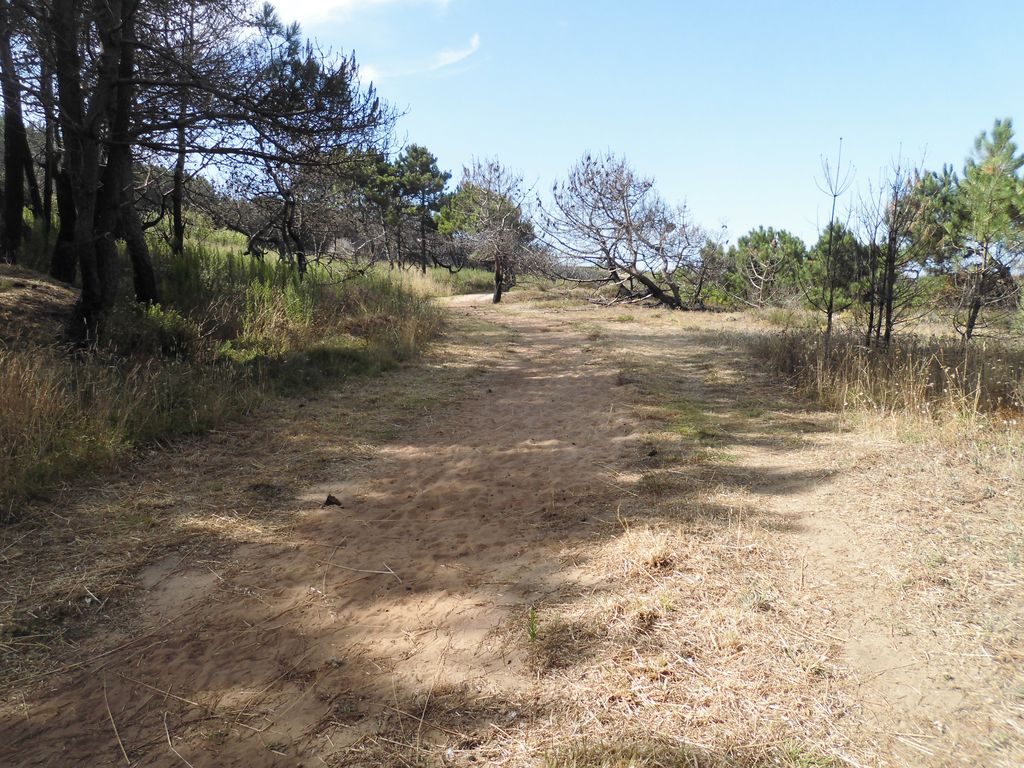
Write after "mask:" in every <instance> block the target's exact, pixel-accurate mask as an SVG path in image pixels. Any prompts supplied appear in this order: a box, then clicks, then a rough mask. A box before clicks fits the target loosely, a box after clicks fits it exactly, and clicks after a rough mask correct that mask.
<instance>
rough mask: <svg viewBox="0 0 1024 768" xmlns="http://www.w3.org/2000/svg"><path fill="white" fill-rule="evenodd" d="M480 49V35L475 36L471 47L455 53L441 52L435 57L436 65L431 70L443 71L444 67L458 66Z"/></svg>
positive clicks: (470, 42)
mask: <svg viewBox="0 0 1024 768" xmlns="http://www.w3.org/2000/svg"><path fill="white" fill-rule="evenodd" d="M479 48H480V35H478V34H477V35H473V37H472V39H471V40H470V41H469V46H468V47H466V48H460V49H458V50H454V51H441V52H440V53H439V54H437V56H435V57H434V63H433V65H431V67H430V69H431V70H435V69H442V68H443V67H450V66H451V65H452V64H458V63H459V62H460V61H464V60H465V59H468V58H469V57H470V56H472V55H473V54H474V53H476V52H477V50H478V49H479Z"/></svg>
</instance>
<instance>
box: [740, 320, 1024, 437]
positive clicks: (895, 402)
mask: <svg viewBox="0 0 1024 768" xmlns="http://www.w3.org/2000/svg"><path fill="white" fill-rule="evenodd" d="M754 347H755V350H756V352H757V353H758V355H759V356H760V357H761V358H762V359H763V360H765V361H766V362H767V363H768V365H769V366H770V367H771V368H772V369H774V370H775V371H776V372H778V373H780V374H782V375H783V376H784V377H786V378H787V379H789V380H790V382H791V383H793V384H794V385H795V386H796V387H797V388H798V389H800V390H802V391H803V392H805V393H807V394H811V395H813V396H815V397H816V398H817V399H818V400H819V401H820V402H822V404H824V405H826V406H828V407H832V408H839V409H843V408H858V407H869V408H876V409H880V410H883V411H886V412H892V413H911V414H916V415H920V416H924V417H927V418H967V419H973V418H975V417H978V416H982V415H990V416H996V417H1000V416H1001V417H1003V418H1008V419H1014V418H1016V417H1017V415H1018V414H1020V413H1022V412H1024V346H1022V345H1020V344H1013V343H1008V342H1000V341H995V340H983V341H976V342H973V343H971V344H969V345H967V346H966V347H965V346H963V345H962V344H960V343H958V342H955V341H952V340H946V339H938V338H921V337H918V336H912V335H908V336H906V337H905V338H898V339H895V340H894V341H893V343H892V345H891V346H890V348H889V349H888V350H881V349H873V348H867V347H864V346H863V345H862V344H861V343H860V339H859V338H857V337H855V336H852V335H839V336H833V337H832V339H831V341H830V342H829V343H828V344H827V345H826V341H825V338H824V337H823V336H822V335H820V334H817V333H814V332H810V331H787V332H783V333H779V334H770V335H763V336H759V337H757V338H756V340H755V341H754Z"/></svg>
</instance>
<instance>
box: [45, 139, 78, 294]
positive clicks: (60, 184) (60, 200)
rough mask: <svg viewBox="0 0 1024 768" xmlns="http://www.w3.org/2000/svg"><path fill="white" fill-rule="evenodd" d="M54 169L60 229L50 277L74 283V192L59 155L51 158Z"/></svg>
mask: <svg viewBox="0 0 1024 768" xmlns="http://www.w3.org/2000/svg"><path fill="white" fill-rule="evenodd" d="M51 162H52V163H53V166H54V167H53V169H51V171H50V173H51V175H52V176H53V177H54V181H55V182H56V184H55V186H56V192H57V217H58V219H59V222H60V227H59V229H58V230H57V242H56V243H54V246H53V254H52V256H51V259H50V275H51V276H52V277H54V278H56V279H57V280H61V281H63V282H65V283H74V282H75V274H76V273H77V271H78V270H77V265H76V263H75V262H76V259H75V220H76V219H77V215H76V211H75V199H74V192H73V191H72V189H71V180H70V178H69V177H68V172H67V169H66V168H63V167H62V165H61V163H60V157H59V155H54V157H52V158H51Z"/></svg>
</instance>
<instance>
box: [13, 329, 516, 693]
mask: <svg viewBox="0 0 1024 768" xmlns="http://www.w3.org/2000/svg"><path fill="white" fill-rule="evenodd" d="M459 322H460V324H459V325H458V338H448V339H445V340H444V341H443V342H442V343H439V344H437V345H436V346H433V347H431V348H429V349H428V350H427V351H426V353H425V354H424V355H423V356H421V357H418V358H416V359H415V360H413V361H411V362H407V363H406V364H404V365H403V366H401V367H399V368H398V369H397V370H392V371H390V372H388V373H387V374H385V375H382V376H378V377H375V378H372V379H370V378H364V379H361V380H359V381H358V382H355V381H350V382H346V383H343V384H341V385H340V386H335V387H333V388H331V389H329V390H326V391H320V392H318V393H316V394H315V397H314V396H309V397H301V398H300V397H295V398H271V399H268V400H266V401H265V402H264V403H263V404H262V405H260V406H259V407H258V408H257V409H256V410H255V412H254V413H253V414H251V415H249V416H245V417H241V418H235V419H232V420H231V421H229V422H226V423H225V424H223V425H221V426H220V427H218V428H217V429H215V430H213V432H212V433H210V434H208V435H206V436H205V437H203V438H202V440H196V441H180V442H177V443H173V444H170V445H167V446H166V447H162V448H157V447H154V448H151V449H150V450H148V451H146V452H145V453H144V454H141V455H138V454H137V455H136V456H135V457H134V458H133V460H132V461H131V462H127V463H125V464H123V465H121V471H120V472H119V473H118V474H116V475H107V476H104V477H100V478H97V479H95V480H94V479H91V478H87V479H85V480H82V479H78V480H76V481H75V483H74V484H70V483H65V484H61V485H59V486H58V487H57V488H56V489H55V490H54V491H53V498H52V500H46V501H39V502H29V503H27V504H25V505H24V506H23V507H22V508H21V512H20V514H19V516H18V517H19V520H18V521H17V522H13V523H10V524H8V525H6V526H0V580H2V583H3V590H2V591H0V690H9V689H10V686H11V685H12V684H13V683H15V682H17V681H18V680H23V681H24V680H28V681H32V680H35V679H38V678H39V677H41V676H43V675H44V674H46V673H48V672H49V671H51V670H53V669H54V668H59V667H60V666H61V664H62V663H63V662H65V661H68V660H72V661H81V657H80V656H76V653H79V652H78V650H77V649H78V646H79V643H80V642H81V640H82V638H83V637H85V636H87V635H89V634H90V633H91V631H92V630H93V629H94V628H95V627H96V626H100V625H102V626H106V627H107V628H108V629H112V630H114V631H118V632H120V631H124V630H127V629H128V628H130V627H131V626H132V624H133V622H135V621H137V617H133V615H132V612H131V602H130V600H129V597H130V596H131V595H132V594H133V593H134V592H135V591H136V590H138V589H139V588H140V582H139V573H140V571H141V570H142V569H143V568H144V567H145V566H146V565H148V564H151V563H153V562H154V561H156V560H158V559H159V558H160V557H162V556H163V555H165V554H167V553H170V552H174V553H175V556H176V557H180V558H181V559H182V560H184V561H189V562H192V563H193V564H194V565H196V566H197V567H199V568H210V569H213V570H214V571H216V570H217V569H219V568H220V567H221V565H220V563H221V559H222V555H223V554H224V553H226V552H228V551H230V550H231V549H232V548H233V547H235V546H237V545H239V544H270V543H275V544H280V543H282V542H284V543H286V542H288V541H289V539H290V536H291V534H290V530H291V527H292V525H293V523H294V521H295V519H296V517H297V516H298V515H300V514H301V513H302V512H303V510H307V509H316V508H318V507H319V505H320V503H321V501H322V499H316V500H314V501H313V502H310V501H309V500H308V499H304V498H302V497H301V493H302V491H303V490H304V489H306V488H308V487H309V486H311V485H313V484H315V483H317V482H318V481H320V480H321V479H322V478H324V477H327V476H330V477H334V478H342V477H345V476H346V475H348V474H349V473H354V472H357V471H359V469H360V467H362V466H363V465H364V464H365V463H366V462H368V461H370V460H372V459H373V457H374V456H375V455H376V454H377V452H378V451H379V450H380V449H381V447H382V446H383V445H386V444H387V443H388V442H389V441H391V440H394V439H395V438H396V437H399V436H400V434H401V432H402V430H403V429H405V428H406V426H408V425H409V424H411V423H413V422H415V421H416V420H417V419H421V418H422V417H423V415H424V413H425V412H427V411H429V410H432V409H439V408H443V407H444V406H445V405H446V404H450V403H452V402H455V401H456V400H458V398H460V397H462V396H464V395H465V394H466V393H467V389H468V387H469V386H470V384H471V382H472V381H473V379H474V378H475V377H476V376H478V375H479V373H480V372H481V371H482V370H484V369H485V368H486V367H488V366H491V365H493V364H494V362H495V361H496V360H497V359H498V357H499V355H500V352H499V351H498V350H499V349H500V347H501V345H502V343H503V342H504V341H505V340H506V339H507V338H508V334H507V333H506V332H505V331H504V330H502V329H499V328H495V327H493V326H490V325H486V324H482V323H477V324H470V323H467V322H465V321H459ZM356 384H358V385H356ZM410 392H416V393H417V395H418V397H416V398H411V397H410V396H409V393H410ZM313 394H314V393H312V392H307V395H313Z"/></svg>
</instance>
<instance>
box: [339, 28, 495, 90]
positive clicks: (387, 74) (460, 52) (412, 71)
mask: <svg viewBox="0 0 1024 768" xmlns="http://www.w3.org/2000/svg"><path fill="white" fill-rule="evenodd" d="M478 50H480V35H479V34H474V35H473V37H472V38H470V40H469V45H467V46H466V47H465V48H456V49H452V50H444V51H440V52H439V53H435V54H434V55H433V56H432V57H431V58H430V59H429V60H427V61H425V62H424V63H421V64H411V65H407V66H404V67H398V68H393V69H382V68H380V67H375V66H373V65H372V64H367V65H361V66H360V67H359V76H360V79H361V80H362V81H363V82H364V83H369V82H380V81H381V80H385V79H387V78H395V77H409V76H411V75H422V74H426V73H427V72H437V71H438V70H441V69H445V68H446V67H450V66H452V65H454V64H458V63H459V62H462V61H465V60H466V59H468V58H469V57H470V56H472V55H473V54H474V53H476V52H477V51H478Z"/></svg>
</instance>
